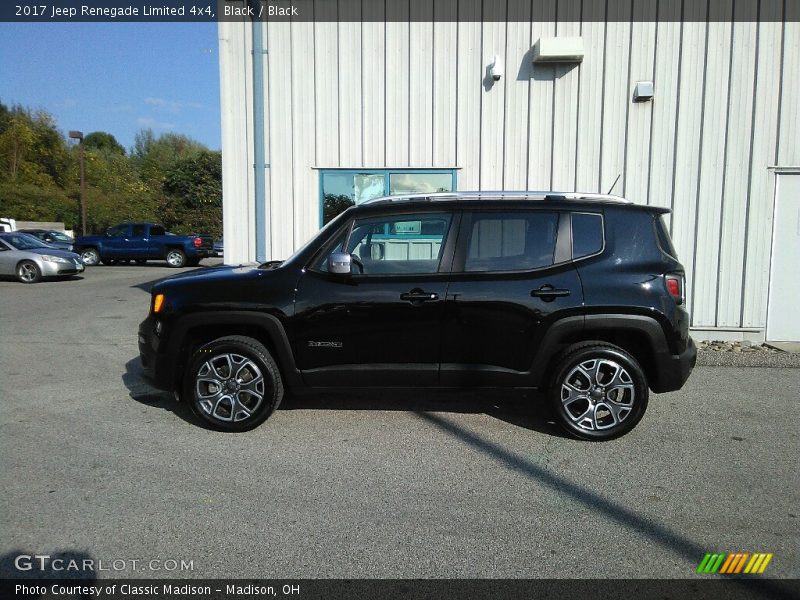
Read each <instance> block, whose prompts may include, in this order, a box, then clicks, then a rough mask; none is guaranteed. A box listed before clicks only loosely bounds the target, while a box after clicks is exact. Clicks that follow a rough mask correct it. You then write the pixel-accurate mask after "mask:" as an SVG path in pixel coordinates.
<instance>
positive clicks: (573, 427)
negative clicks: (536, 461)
mask: <svg viewBox="0 0 800 600" xmlns="http://www.w3.org/2000/svg"><path fill="white" fill-rule="evenodd" d="M548 394H549V400H550V403H551V405H552V408H553V412H554V413H555V415H556V418H557V420H558V422H559V424H560V425H561V426H562V427H563V428H564V429H565V430H566V431H567V432H568V433H570V434H571V435H573V436H575V437H577V438H580V439H584V440H595V441H601V440H610V439H613V438H615V437H619V436H621V435H624V434H625V433H627V432H629V431H630V430H631V429H633V428H634V427H635V426H636V424H637V423H638V422H639V421H640V420H641V418H642V416H644V413H645V410H646V409H647V400H648V387H647V378H646V376H645V374H644V371H643V370H642V367H641V366H640V365H639V363H638V362H637V361H636V359H635V358H633V357H632V356H631V355H630V354H628V353H627V352H625V351H624V350H623V349H622V348H619V347H617V346H613V345H611V344H602V343H590V344H585V345H578V346H574V347H573V348H572V349H568V350H567V351H566V353H565V354H564V355H563V356H562V358H561V359H560V360H559V361H558V363H557V364H556V368H555V376H554V378H553V380H552V383H551V385H550V390H549V392H548Z"/></svg>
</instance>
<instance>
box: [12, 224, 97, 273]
mask: <svg viewBox="0 0 800 600" xmlns="http://www.w3.org/2000/svg"><path fill="white" fill-rule="evenodd" d="M83 270H84V265H83V262H82V261H81V258H80V256H78V255H77V254H75V253H74V252H68V251H66V250H59V249H58V248H53V247H52V246H48V245H47V244H45V243H44V242H42V241H41V240H39V239H37V238H35V237H33V236H32V235H28V234H26V233H20V232H12V233H0V275H13V276H15V277H16V278H17V279H18V280H19V281H21V282H22V283H36V282H38V281H40V280H41V279H42V278H43V277H62V276H64V275H76V274H77V273H82V272H83Z"/></svg>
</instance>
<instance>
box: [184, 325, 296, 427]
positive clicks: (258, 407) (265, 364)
mask: <svg viewBox="0 0 800 600" xmlns="http://www.w3.org/2000/svg"><path fill="white" fill-rule="evenodd" d="M183 397H184V398H185V399H187V400H188V401H189V403H190V404H191V407H192V411H193V412H194V413H195V414H196V415H197V416H198V417H200V418H201V419H203V420H204V421H206V422H207V423H209V424H210V425H212V426H213V427H215V428H217V429H222V430H225V431H247V430H248V429H252V428H254V427H257V426H258V425H260V424H261V423H263V422H264V421H265V420H266V419H267V417H269V416H270V415H271V414H272V412H273V411H274V410H275V409H276V408H278V406H279V405H280V403H281V400H282V399H283V382H282V380H281V375H280V372H279V371H278V366H277V364H276V363H275V360H274V359H273V358H272V355H270V353H269V351H268V350H267V349H266V348H265V347H264V345H263V344H261V343H260V342H258V341H256V340H254V339H252V338H249V337H245V336H238V335H237V336H228V337H223V338H219V339H216V340H214V341H213V342H209V343H208V344H206V345H204V346H203V347H202V348H199V349H198V350H197V351H196V352H195V353H194V355H193V356H192V358H191V360H190V361H189V366H188V368H187V369H186V373H185V375H184V381H183Z"/></svg>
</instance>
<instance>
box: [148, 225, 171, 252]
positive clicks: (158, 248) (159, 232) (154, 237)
mask: <svg viewBox="0 0 800 600" xmlns="http://www.w3.org/2000/svg"><path fill="white" fill-rule="evenodd" d="M166 237H167V230H166V229H164V226H163V225H151V226H150V235H149V240H148V246H147V256H146V257H145V258H164V242H165V239H164V238H166Z"/></svg>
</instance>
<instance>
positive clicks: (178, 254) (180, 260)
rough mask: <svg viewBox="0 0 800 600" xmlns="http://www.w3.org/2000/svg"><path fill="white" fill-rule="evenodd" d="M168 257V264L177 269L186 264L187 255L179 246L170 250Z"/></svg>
mask: <svg viewBox="0 0 800 600" xmlns="http://www.w3.org/2000/svg"><path fill="white" fill-rule="evenodd" d="M166 259H167V264H168V265H169V266H170V267H174V268H176V269H178V268H180V267H183V266H185V265H186V255H185V254H184V253H183V250H178V249H177V248H173V249H172V250H168V251H167V256H166Z"/></svg>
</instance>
